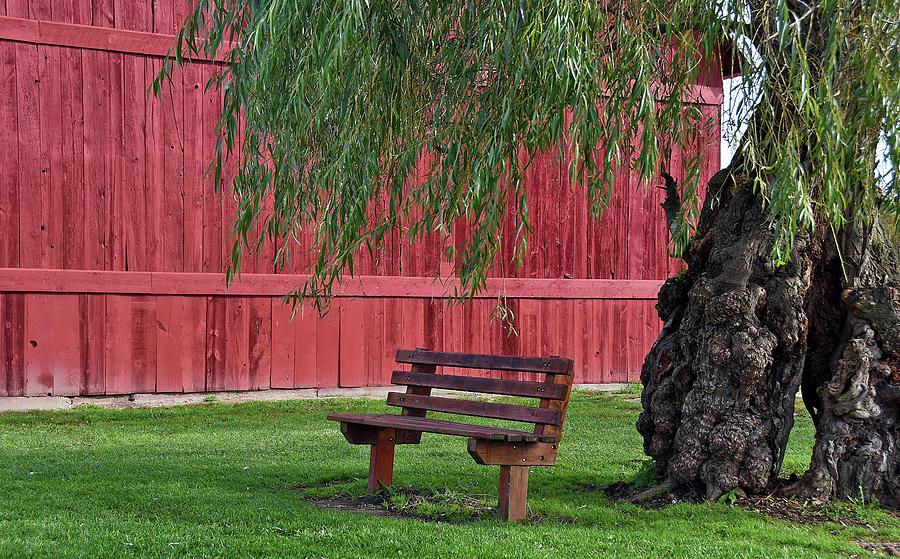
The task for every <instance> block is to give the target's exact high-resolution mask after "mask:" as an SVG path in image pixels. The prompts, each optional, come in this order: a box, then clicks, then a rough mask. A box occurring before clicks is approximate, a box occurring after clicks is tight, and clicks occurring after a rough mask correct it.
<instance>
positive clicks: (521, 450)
mask: <svg viewBox="0 0 900 559" xmlns="http://www.w3.org/2000/svg"><path fill="white" fill-rule="evenodd" d="M396 360H397V362H398V363H407V364H410V365H412V367H411V370H409V371H394V373H393V375H392V376H391V383H393V384H397V385H404V386H406V387H407V388H406V392H405V393H403V392H390V393H388V397H387V403H388V404H389V405H391V406H399V407H400V408H402V410H401V412H400V414H399V415H397V414H351V413H335V414H331V415H329V416H328V419H330V420H332V421H339V422H340V423H341V433H343V434H344V437H345V438H346V439H347V440H348V441H349V442H350V443H351V444H367V445H371V452H370V458H369V492H370V493H374V492H375V491H378V490H379V489H380V488H381V487H386V486H389V485H391V482H392V480H393V469H394V446H395V445H398V444H418V443H419V442H420V441H421V437H422V433H437V434H441V435H456V436H460V437H468V439H469V446H468V449H469V454H470V455H471V456H472V458H474V459H475V461H476V462H477V463H479V464H490V465H499V466H500V489H499V498H500V506H499V514H500V518H502V519H504V520H509V521H513V522H515V521H519V520H521V519H523V518H524V517H525V503H526V499H527V497H528V467H529V466H550V465H552V464H554V463H555V462H556V452H557V450H558V448H559V441H560V438H561V437H562V427H563V421H564V420H565V417H566V408H567V406H568V404H569V395H570V394H571V391H572V378H573V375H572V364H573V363H572V360H571V359H565V358H562V357H555V356H554V357H507V356H502V355H475V354H468V353H446V352H436V351H428V350H424V349H415V350H407V349H401V350H399V351H397V358H396ZM437 367H445V368H446V367H452V368H464V369H487V370H493V371H517V372H524V373H539V374H541V375H543V381H533V380H532V381H526V380H509V379H498V378H489V377H486V376H461V375H454V374H438V373H437V370H436V369H437ZM445 373H446V372H445ZM432 389H442V390H455V391H465V392H478V393H483V394H492V395H504V396H523V397H528V398H536V399H538V400H539V403H538V405H537V406H525V405H514V404H501V403H496V402H486V401H478V400H463V399H457V398H446V397H437V396H432V395H431V390H432ZM428 411H434V412H442V413H451V414H458V415H464V416H474V417H486V418H493V419H504V420H511V421H519V422H523V423H528V424H530V425H531V426H533V428H531V429H528V430H516V429H507V428H501V427H492V426H485V425H473V424H470V423H461V422H456V421H444V420H440V419H431V418H427V417H426V413H427V412H428Z"/></svg>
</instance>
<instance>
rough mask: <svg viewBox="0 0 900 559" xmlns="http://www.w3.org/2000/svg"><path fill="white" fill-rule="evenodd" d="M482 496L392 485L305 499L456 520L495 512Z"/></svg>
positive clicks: (347, 508) (335, 506)
mask: <svg viewBox="0 0 900 559" xmlns="http://www.w3.org/2000/svg"><path fill="white" fill-rule="evenodd" d="M484 497H485V496H482V495H476V496H471V495H463V494H459V493H454V492H451V491H449V490H447V489H443V488H439V489H420V488H415V487H392V488H390V489H389V490H384V491H380V492H378V493H375V494H374V495H363V496H360V497H356V496H343V495H342V496H336V497H331V498H321V499H320V498H312V499H308V502H309V503H310V504H313V505H315V506H317V507H322V508H324V509H329V510H340V511H345V512H358V513H363V514H372V515H376V516H394V517H402V518H415V519H419V520H427V521H432V522H451V523H459V522H466V521H472V520H475V519H478V518H482V517H486V516H491V515H494V514H495V508H494V507H493V506H490V505H488V504H486V501H485V499H484Z"/></svg>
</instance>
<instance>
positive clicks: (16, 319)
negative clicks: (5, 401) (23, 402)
mask: <svg viewBox="0 0 900 559" xmlns="http://www.w3.org/2000/svg"><path fill="white" fill-rule="evenodd" d="M0 321H2V322H0V359H2V362H0V393H2V394H3V395H4V396H23V395H24V394H25V295H24V294H22V293H9V294H5V295H0Z"/></svg>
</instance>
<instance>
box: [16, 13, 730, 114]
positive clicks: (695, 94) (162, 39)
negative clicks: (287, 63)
mask: <svg viewBox="0 0 900 559" xmlns="http://www.w3.org/2000/svg"><path fill="white" fill-rule="evenodd" d="M0 40H8V41H19V42H25V43H33V44H37V45H50V46H59V47H72V48H83V49H92V50H103V51H110V52H123V53H128V54H138V55H145V56H165V55H166V54H168V52H169V49H170V48H172V45H173V44H175V36H174V35H167V34H163V33H149V32H146V31H130V30H128V29H115V28H112V27H98V26H92V25H81V24H78V23H61V22H56V21H46V20H37V19H26V18H19V17H8V16H0ZM231 48H232V46H231V45H230V44H225V45H223V48H222V49H220V51H219V53H218V55H217V56H216V58H215V59H214V60H213V59H210V58H209V57H206V56H203V55H192V56H186V58H187V59H189V60H194V61H216V62H222V61H224V60H225V57H226V53H227V52H228V51H230V50H231ZM687 89H688V91H687V92H686V93H685V95H684V97H683V99H682V100H683V102H685V103H691V104H696V105H721V104H722V101H723V99H724V97H723V93H722V87H721V86H718V87H712V86H708V85H703V84H694V85H691V86H688V88H687ZM664 99H665V96H664V93H663V91H662V88H660V91H659V100H664Z"/></svg>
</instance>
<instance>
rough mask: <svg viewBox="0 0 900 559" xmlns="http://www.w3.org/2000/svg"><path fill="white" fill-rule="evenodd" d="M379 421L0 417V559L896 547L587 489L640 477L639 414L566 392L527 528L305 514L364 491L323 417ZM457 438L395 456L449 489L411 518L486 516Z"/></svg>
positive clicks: (331, 408) (534, 479)
mask: <svg viewBox="0 0 900 559" xmlns="http://www.w3.org/2000/svg"><path fill="white" fill-rule="evenodd" d="M384 408H385V406H384V404H383V403H380V402H375V401H371V400H369V401H367V400H318V401H294V402H282V403H266V404H262V403H254V404H244V405H237V406H230V405H221V404H208V405H200V406H185V407H176V408H166V409H159V408H157V409H131V410H104V409H97V408H88V409H85V408H79V409H76V410H73V411H66V412H42V413H27V414H20V413H7V414H0V556H2V557H62V556H67V557H94V556H104V557H119V556H123V557H138V556H139V557H212V556H218V557H225V556H227V557H251V556H274V557H281V556H291V557H464V558H467V559H471V558H473V557H548V556H555V557H572V556H576V555H578V556H583V557H636V558H638V557H639V558H644V557H665V558H667V559H675V558H681V557H698V558H703V559H712V558H717V557H765V558H767V559H768V558H773V557H790V558H800V557H849V556H854V555H855V556H860V557H867V556H872V557H877V556H876V555H871V554H868V553H867V552H864V551H862V550H861V549H860V548H859V547H858V546H856V545H855V544H853V543H852V541H853V540H854V539H865V540H888V541H897V540H898V539H900V521H898V519H897V517H896V516H893V515H890V514H887V513H884V512H882V511H879V510H876V509H873V508H872V507H860V508H859V510H858V511H856V512H854V514H863V515H865V519H866V520H867V521H868V522H870V523H872V525H873V529H866V528H853V527H844V526H840V525H839V524H822V525H816V526H809V525H796V524H791V523H788V522H783V521H777V520H773V519H770V518H767V517H762V516H759V515H757V514H754V513H750V512H746V511H744V510H743V509H741V508H738V507H732V506H727V505H725V504H717V505H713V506H708V505H694V504H679V505H674V506H670V507H667V508H664V509H661V510H647V509H643V508H639V507H636V506H633V505H629V504H626V503H622V502H611V501H609V500H607V499H606V498H605V497H604V496H603V494H602V492H600V491H597V490H595V489H594V490H592V488H595V487H596V486H598V485H602V484H608V483H611V482H615V481H621V480H628V479H631V478H632V477H633V476H634V475H635V473H636V472H637V471H639V470H640V469H641V467H642V463H643V461H644V460H645V458H644V456H643V454H642V452H641V439H640V437H639V435H638V434H637V432H636V431H635V429H634V422H635V419H636V418H637V414H638V411H639V404H637V403H635V402H629V401H626V400H624V399H623V398H622V397H621V396H616V395H601V394H593V393H585V392H578V393H576V394H575V396H573V399H572V403H571V406H570V411H569V416H568V420H567V424H566V434H565V438H564V439H563V441H562V446H561V449H560V454H559V462H558V465H557V466H555V467H551V468H532V473H531V485H530V494H529V507H530V510H529V512H530V514H531V515H532V520H531V521H530V522H529V523H526V524H524V525H507V524H502V523H499V522H498V521H496V520H494V519H493V517H492V516H491V515H490V514H489V513H486V514H481V515H476V516H474V517H472V518H463V519H461V520H457V521H453V522H435V521H428V520H420V519H414V518H402V517H384V516H374V515H370V514H361V513H354V512H344V511H335V510H325V509H321V508H319V507H316V506H314V505H312V504H310V503H309V502H308V501H309V500H310V499H312V498H322V497H335V496H359V495H362V494H364V492H365V485H366V483H365V477H366V472H367V464H368V447H364V446H351V445H349V444H347V443H346V442H345V441H344V439H343V437H342V436H341V434H340V432H339V430H338V426H337V425H336V424H334V423H332V422H329V421H326V420H325V414H326V413H329V412H335V411H358V412H366V411H377V410H381V409H384ZM465 442H466V441H465V439H462V438H457V437H441V436H435V435H426V436H425V437H424V439H423V444H421V445H418V446H402V447H398V448H397V457H396V466H395V473H394V480H395V484H397V485H398V486H410V487H412V488H415V489H416V490H417V491H418V492H420V493H424V494H429V493H436V492H438V491H439V490H441V489H443V488H445V489H446V490H447V491H448V492H447V493H446V494H445V495H444V496H443V498H442V499H443V502H442V503H438V504H437V505H433V504H427V503H426V504H424V505H422V506H421V507H420V509H421V510H420V512H423V513H428V512H429V511H430V512H435V511H437V512H442V511H441V509H442V507H443V508H445V509H446V510H444V511H443V512H449V513H453V512H454V511H455V510H456V506H455V499H454V496H466V497H470V498H471V497H475V498H477V499H480V500H482V501H483V502H484V503H488V504H490V505H492V506H493V505H495V500H496V484H497V468H496V467H488V466H478V465H476V464H475V462H474V461H472V460H471V458H470V457H469V456H468V454H467V453H466V450H465V447H466V444H465ZM811 444H812V427H811V424H810V422H809V420H808V418H800V420H799V422H798V426H797V428H795V433H794V436H793V439H792V442H791V448H790V451H789V453H788V455H787V458H786V460H785V470H786V472H802V471H803V470H804V468H805V467H806V465H807V460H808V455H809V449H810V446H811ZM397 499H399V500H401V501H402V500H403V499H402V498H401V497H397ZM464 512H465V511H462V512H460V513H459V514H457V515H456V516H453V515H452V514H451V516H453V518H457V517H458V516H464Z"/></svg>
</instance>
